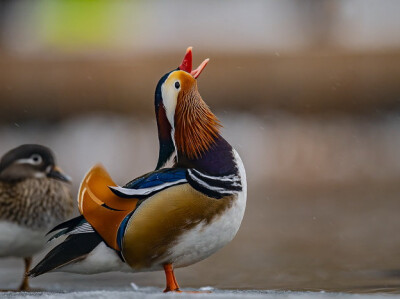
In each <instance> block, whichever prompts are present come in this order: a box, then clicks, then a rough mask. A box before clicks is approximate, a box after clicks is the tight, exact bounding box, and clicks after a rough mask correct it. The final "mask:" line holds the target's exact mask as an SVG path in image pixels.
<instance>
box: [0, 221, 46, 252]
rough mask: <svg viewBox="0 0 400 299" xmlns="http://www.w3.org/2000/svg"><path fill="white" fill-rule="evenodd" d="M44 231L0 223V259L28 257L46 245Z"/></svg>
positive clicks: (5, 222)
mask: <svg viewBox="0 0 400 299" xmlns="http://www.w3.org/2000/svg"><path fill="white" fill-rule="evenodd" d="M45 235H46V231H40V230H32V229H30V228H27V227H24V226H20V225H17V224H15V223H12V222H8V221H0V257H7V256H15V257H30V256H33V255H34V254H36V253H38V252H39V251H40V250H42V249H43V248H44V246H45V244H46V236H45Z"/></svg>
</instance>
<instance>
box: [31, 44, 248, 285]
mask: <svg viewBox="0 0 400 299" xmlns="http://www.w3.org/2000/svg"><path fill="white" fill-rule="evenodd" d="M207 63H208V59H206V60H205V61H203V63H201V64H200V66H199V67H198V68H197V69H195V70H192V49H191V48H188V49H187V51H186V55H185V57H184V59H183V61H182V63H181V65H180V66H179V67H178V68H177V69H174V70H172V71H170V72H168V73H167V74H165V75H164V76H162V78H161V79H160V80H159V82H158V84H157V87H156V91H155V114H156V120H157V127H158V139H159V157H158V162H157V166H156V169H155V170H154V171H152V172H149V173H147V174H145V175H143V176H141V177H139V178H136V179H134V180H132V181H130V182H129V183H127V184H126V185H124V186H123V187H120V186H118V185H116V184H115V183H114V182H113V180H112V179H111V178H110V176H109V174H108V173H107V172H106V170H105V169H104V168H103V167H102V166H101V165H96V166H94V167H93V168H92V169H91V170H90V171H89V172H88V173H87V175H86V176H85V177H84V179H83V181H82V183H81V186H80V189H79V194H78V206H79V211H80V213H81V216H79V217H77V218H74V219H71V220H69V221H67V222H65V223H62V224H60V225H58V226H57V227H55V228H54V229H53V230H52V231H51V232H56V231H58V233H56V234H55V235H54V236H53V238H55V237H59V236H63V235H66V236H67V237H66V239H65V240H64V242H62V243H61V244H60V245H58V246H57V247H55V248H54V249H53V250H52V251H50V252H49V253H48V254H47V256H45V257H44V259H43V260H42V261H41V262H39V263H38V265H36V266H35V267H34V268H33V269H32V270H31V271H30V272H29V275H31V276H38V275H41V274H43V273H45V272H49V271H66V272H75V273H86V274H91V273H99V272H105V271H133V272H142V271H157V270H164V271H165V275H166V288H165V290H164V291H165V292H168V291H173V292H180V289H179V286H178V283H177V281H176V279H175V275H174V271H173V269H174V268H179V267H185V266H189V265H192V264H194V263H197V262H199V261H201V260H203V259H205V258H207V257H208V256H210V255H211V254H213V253H214V252H216V251H217V250H219V249H220V248H222V247H223V246H224V245H226V244H227V243H228V242H230V241H231V240H232V239H233V238H234V236H235V235H236V233H237V231H238V229H239V226H240V224H241V221H242V218H243V215H244V211H245V206H246V194H247V190H246V189H247V187H246V173H245V169H244V166H243V163H242V161H241V159H240V157H239V154H238V153H237V152H236V150H235V149H234V148H233V147H232V146H231V145H230V144H229V143H228V142H227V141H226V140H225V139H224V138H223V137H222V136H221V134H220V127H221V125H220V122H219V120H218V119H217V118H216V116H215V115H214V114H213V113H212V112H211V110H210V108H209V107H208V106H207V104H206V103H205V102H204V101H203V99H202V98H201V96H200V94H199V92H198V89H197V78H198V77H199V75H200V74H201V72H202V71H203V69H204V67H205V66H206V65H207ZM171 158H173V166H172V167H164V166H165V165H166V163H167V162H168V161H169V160H170V159H171Z"/></svg>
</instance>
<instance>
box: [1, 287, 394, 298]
mask: <svg viewBox="0 0 400 299" xmlns="http://www.w3.org/2000/svg"><path fill="white" fill-rule="evenodd" d="M0 296H1V297H2V298H47V299H52V298H63V299H72V298H99V299H101V298H121V299H123V298H129V299H135V298H141V299H142V298H143V299H153V298H217V299H225V298H248V299H253V298H254V299H257V298H267V299H274V298H277V299H280V298H285V299H291V298H295V299H303V298H321V299H330V298H337V299H342V298H351V299H352V298H368V299H374V298H382V297H384V298H400V295H388V294H385V295H383V294H379V293H378V294H346V293H325V292H291V291H255V290H254V291H234V290H214V291H213V293H204V294H203V293H193V294H190V293H183V294H164V293H162V290H161V289H156V288H143V289H139V290H136V291H129V290H126V291H84V292H70V293H57V292H37V293H12V292H7V293H4V294H2V295H0Z"/></svg>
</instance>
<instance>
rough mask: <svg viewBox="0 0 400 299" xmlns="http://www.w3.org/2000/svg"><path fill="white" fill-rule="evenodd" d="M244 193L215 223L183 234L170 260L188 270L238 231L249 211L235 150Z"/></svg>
mask: <svg viewBox="0 0 400 299" xmlns="http://www.w3.org/2000/svg"><path fill="white" fill-rule="evenodd" d="M234 155H235V158H236V163H237V165H238V168H239V173H240V177H241V181H242V187H243V190H242V192H240V193H239V194H238V197H237V199H236V200H235V201H234V203H233V205H232V206H231V207H230V209H229V210H227V211H226V212H225V213H223V214H222V215H221V216H219V217H218V218H217V219H215V220H214V221H213V222H212V223H209V224H205V222H201V223H199V224H198V225H197V226H196V227H194V228H193V229H191V230H190V231H189V232H187V233H185V234H183V235H182V236H181V237H180V238H179V239H178V240H177V242H176V245H175V246H174V247H172V248H171V249H170V250H169V253H168V260H171V261H173V265H174V267H185V266H189V265H191V264H194V263H197V262H199V261H201V260H203V259H205V258H207V257H208V256H210V255H211V254H213V253H215V252H216V251H217V250H219V249H221V248H222V247H224V246H225V245H226V244H227V243H229V242H230V241H231V240H232V239H233V238H234V237H235V235H236V233H237V231H238V230H239V227H240V224H241V222H242V219H243V215H244V211H245V208H246V198H247V182H246V172H245V169H244V166H243V162H242V160H241V159H240V156H239V155H238V153H237V152H236V151H235V150H234Z"/></svg>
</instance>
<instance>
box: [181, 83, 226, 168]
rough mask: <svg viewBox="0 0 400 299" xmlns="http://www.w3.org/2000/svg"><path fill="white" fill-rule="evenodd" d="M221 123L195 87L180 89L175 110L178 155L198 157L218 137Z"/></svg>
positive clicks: (190, 157) (191, 157)
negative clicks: (185, 89)
mask: <svg viewBox="0 0 400 299" xmlns="http://www.w3.org/2000/svg"><path fill="white" fill-rule="evenodd" d="M220 127H221V123H220V122H219V120H218V119H217V117H216V116H215V115H214V114H213V113H212V112H211V110H210V108H209V107H208V106H207V104H206V103H205V102H204V101H203V99H202V98H201V96H200V94H199V93H198V91H197V88H196V87H195V86H194V88H192V89H190V90H187V91H181V92H180V93H179V96H178V99H177V105H176V110H175V133H174V137H175V146H176V149H177V153H178V157H179V156H181V155H183V156H185V157H187V158H189V159H191V160H193V159H198V158H200V157H201V156H202V155H203V154H204V153H205V152H207V151H208V150H209V149H210V148H211V147H212V146H213V144H214V143H215V142H216V139H217V138H218V137H219V128H220Z"/></svg>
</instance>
